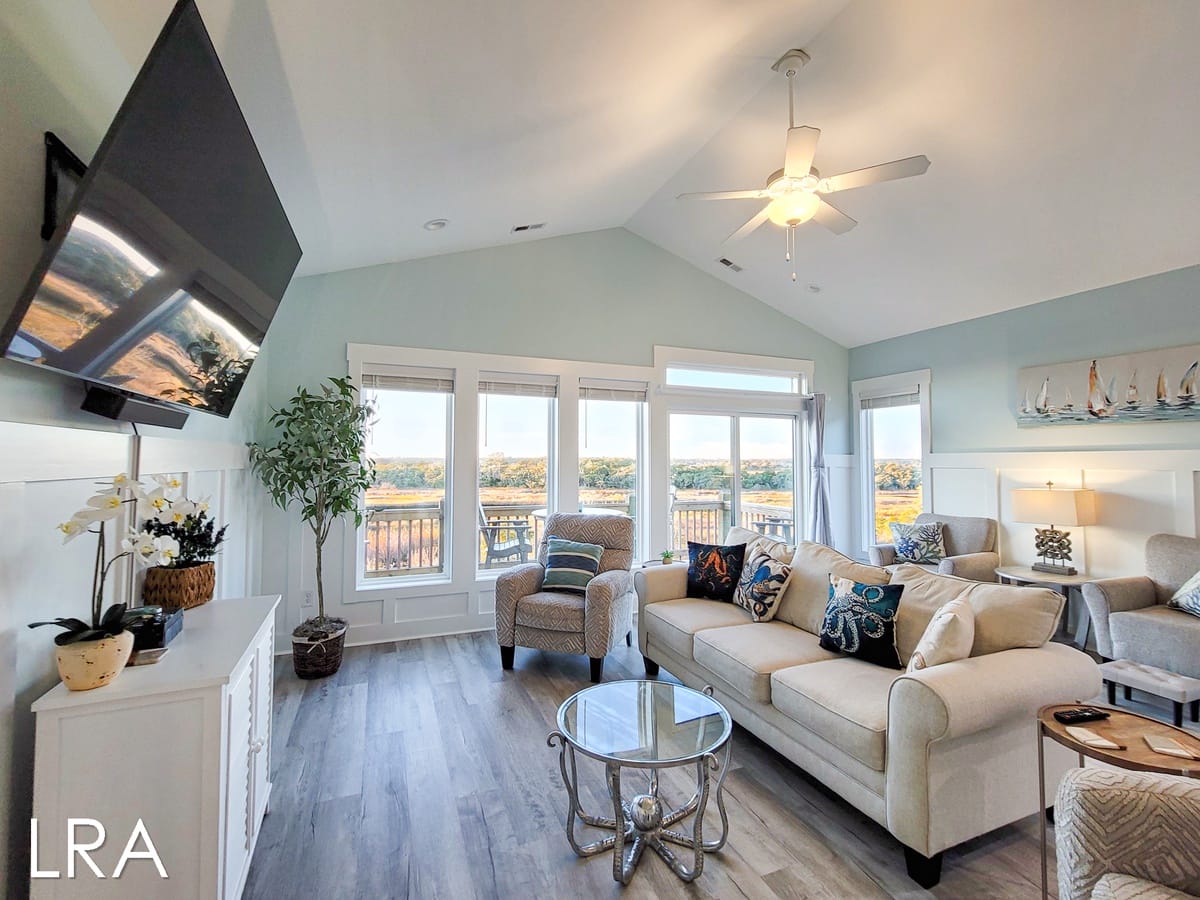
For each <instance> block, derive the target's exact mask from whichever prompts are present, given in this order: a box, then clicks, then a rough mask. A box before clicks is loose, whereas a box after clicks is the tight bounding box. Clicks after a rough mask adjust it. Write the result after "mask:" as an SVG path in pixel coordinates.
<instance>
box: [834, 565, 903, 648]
mask: <svg viewBox="0 0 1200 900" xmlns="http://www.w3.org/2000/svg"><path fill="white" fill-rule="evenodd" d="M903 592H904V585H902V584H859V583H858V582H856V581H855V580H854V579H852V578H839V577H838V576H836V575H830V576H829V605H828V606H827V607H826V608H825V621H824V622H823V623H822V624H821V636H820V643H821V646H822V647H824V648H825V649H826V650H832V651H834V652H836V653H845V654H846V655H848V656H856V657H858V658H859V659H862V660H865V661H867V662H869V663H874V664H875V665H877V666H886V667H887V668H889V669H899V668H900V667H901V666H900V654H899V653H898V652H897V650H896V613H897V612H898V611H899V609H900V595H901V594H902V593H903Z"/></svg>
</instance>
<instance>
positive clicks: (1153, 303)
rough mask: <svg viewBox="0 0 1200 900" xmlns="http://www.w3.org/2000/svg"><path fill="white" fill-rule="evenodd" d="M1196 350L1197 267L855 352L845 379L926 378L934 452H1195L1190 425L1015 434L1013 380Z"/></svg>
mask: <svg viewBox="0 0 1200 900" xmlns="http://www.w3.org/2000/svg"><path fill="white" fill-rule="evenodd" d="M1193 343H1200V266H1192V267H1190V268H1186V269H1177V270H1175V271H1173V272H1165V273H1163V274H1161V275H1152V276H1149V277H1147V278H1139V279H1137V280H1135V281H1127V282H1124V283H1123V284H1116V285H1112V286H1110V287H1106V288H1100V289H1098V290H1094V291H1086V292H1084V293H1081V294H1072V295H1070V296H1068V297H1059V298H1058V299H1056V300H1048V301H1046V302H1045V303H1038V304H1035V305H1033V306H1025V307H1022V308H1020V309H1014V310H1010V311H1009V312H1004V313H999V314H997V315H994V316H987V317H985V318H981V319H972V320H970V321H967V322H959V323H957V324H955V325H947V326H944V327H942V328H932V329H929V330H928V331H920V332H917V333H915V334H910V335H905V336H904V337H898V338H893V339H891V340H887V341H880V342H878V343H875V344H867V345H865V346H862V347H855V348H854V349H852V350H851V351H850V379H851V380H852V381H853V380H857V379H860V378H871V377H874V376H878V375H890V374H893V373H897V372H907V371H912V370H914V369H930V370H931V371H932V384H931V386H930V398H931V415H932V428H933V449H934V451H935V452H956V451H982V450H1029V449H1043V450H1049V449H1070V448H1083V447H1086V448H1089V449H1118V448H1133V447H1138V448H1167V447H1195V446H1197V445H1198V444H1200V425H1197V424H1196V423H1194V422H1190V423H1189V422H1175V423H1170V424H1144V425H1143V424H1139V425H1131V424H1125V425H1074V426H1066V425H1064V426H1061V427H1047V428H1020V429H1019V428H1017V423H1016V419H1015V417H1014V410H1015V408H1016V403H1017V401H1018V400H1019V397H1018V385H1017V370H1018V369H1020V368H1022V367H1024V366H1033V365H1041V364H1043V363H1056V362H1071V361H1074V360H1079V359H1090V358H1092V357H1103V356H1115V355H1119V354H1123V353H1132V352H1136V351H1140V350H1154V349H1158V348H1162V347H1177V346H1182V345H1185V344H1193Z"/></svg>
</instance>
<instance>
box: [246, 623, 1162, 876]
mask: <svg viewBox="0 0 1200 900" xmlns="http://www.w3.org/2000/svg"><path fill="white" fill-rule="evenodd" d="M604 674H605V679H606V680H615V679H621V678H639V677H644V675H643V672H642V664H641V657H640V655H639V654H638V653H637V651H636V649H627V648H625V647H620V648H619V649H618V650H616V651H614V652H613V653H612V654H610V655H609V657H608V660H607V662H606V665H605V673H604ZM663 677H669V676H667V675H666V673H665V671H664V674H663ZM588 683H589V681H588V661H587V659H586V658H584V657H573V656H565V655H561V654H553V653H541V652H538V651H533V650H527V649H523V648H517V652H516V667H515V669H513V670H512V671H510V672H504V671H502V670H501V668H500V658H499V652H498V651H497V648H496V643H495V636H494V635H493V634H492V633H490V632H487V633H479V634H468V635H457V636H451V637H437V638H424V639H420V640H413V641H404V642H397V643H390V644H378V645H373V646H368V647H354V648H350V649H348V650H347V651H346V654H345V660H344V662H343V664H342V668H341V670H340V671H339V672H338V673H337V674H336V675H334V676H332V677H330V678H327V679H323V680H320V681H309V682H305V681H301V680H300V679H298V678H296V676H295V674H294V673H293V671H292V666H291V659H290V658H289V657H286V656H284V657H279V658H277V660H276V688H275V703H274V717H275V721H274V732H273V734H274V739H275V744H274V747H273V748H272V759H271V765H272V772H273V791H272V796H271V811H270V813H269V814H268V815H267V817H266V819H265V821H264V823H263V830H262V834H261V836H260V838H259V842H258V846H257V849H256V851H255V854H254V860H253V863H252V865H251V869H250V875H249V879H248V882H247V885H246V891H245V895H244V896H245V897H246V898H263V900H277V898H282V897H312V898H322V900H326V898H339V900H340V898H363V900H374V898H392V897H395V898H400V897H414V898H452V900H466V898H472V897H479V898H492V897H495V898H508V897H550V896H553V897H556V898H559V897H617V896H626V897H630V898H642V897H722V898H724V897H747V898H857V897H862V898H887V897H897V898H920V897H930V896H933V897H939V898H988V897H1004V898H1035V897H1038V896H1039V893H1040V892H1039V886H1038V877H1039V858H1038V830H1037V829H1038V824H1039V819H1038V818H1037V817H1035V816H1031V817H1029V818H1028V819H1026V820H1024V821H1021V822H1018V823H1015V824H1013V825H1010V826H1008V827H1005V828H1001V829H999V830H997V831H995V832H992V833H991V834H988V835H985V836H983V837H980V838H976V839H975V840H972V841H968V842H967V843H966V844H963V845H961V846H959V847H956V848H954V849H953V850H950V851H948V852H947V853H946V857H945V863H944V869H943V875H942V882H941V884H940V885H938V886H937V887H936V888H934V889H933V890H932V891H929V892H927V891H924V890H922V889H921V888H919V887H918V886H917V885H916V884H914V883H913V882H912V881H910V880H909V879H908V877H907V875H906V874H905V870H904V858H903V851H902V848H901V846H900V844H899V843H898V842H897V841H896V840H895V839H894V838H893V837H892V836H891V835H889V834H888V833H887V831H885V830H884V829H883V828H881V827H880V826H878V825H877V824H875V823H874V822H872V821H871V820H870V819H868V818H867V817H866V816H864V815H863V814H861V813H859V812H858V811H857V810H855V809H854V808H853V807H851V806H850V805H849V804H847V803H845V802H844V801H842V800H841V799H840V798H838V797H837V796H836V795H834V794H833V793H832V792H830V791H828V790H826V789H825V788H824V787H823V786H822V785H820V784H819V783H818V782H817V781H816V780H815V779H813V778H811V777H809V776H808V775H807V774H805V773H804V772H803V771H801V770H800V769H799V768H797V767H796V766H794V765H792V764H791V763H789V762H788V761H787V760H785V759H783V757H781V756H779V755H778V754H776V753H775V752H774V751H772V750H771V748H770V747H768V746H767V745H765V744H764V743H762V742H761V741H759V740H758V739H757V738H755V737H754V736H752V735H750V734H749V733H748V732H746V731H744V730H742V729H741V728H735V730H734V738H733V740H734V750H733V763H732V767H731V769H730V773H729V776H728V777H727V779H726V782H725V794H726V806H727V809H728V812H729V819H730V837H729V841H728V843H727V844H726V846H725V848H724V849H723V850H722V851H721V852H720V853H716V854H711V855H709V856H708V857H707V859H706V861H705V866H704V872H703V874H702V875H701V877H700V878H699V879H697V881H696V882H695V883H694V884H692V885H691V886H687V885H684V884H683V883H682V882H680V881H678V880H677V879H676V878H675V876H674V875H673V874H672V873H671V872H670V871H669V870H668V869H667V867H666V865H665V864H664V863H663V862H662V860H660V859H659V858H658V857H656V856H654V855H653V854H650V853H647V854H646V856H645V857H643V859H642V862H641V864H640V865H639V867H638V869H637V872H636V873H635V874H634V876H633V880H632V882H631V884H630V885H629V886H628V887H627V888H624V889H622V888H621V887H620V886H619V885H618V884H617V883H616V882H614V881H613V880H612V863H611V857H610V856H608V855H601V856H597V857H593V858H591V859H586V860H583V859H579V858H577V857H576V856H575V855H574V853H572V852H571V849H570V847H569V846H568V844H567V840H566V837H565V835H564V833H563V822H564V819H565V809H566V800H565V792H564V789H563V786H562V783H561V781H560V778H559V772H558V751H557V750H556V749H551V748H549V747H547V745H546V736H547V734H549V732H550V731H551V730H553V728H554V724H555V713H556V711H557V709H558V705H559V704H560V703H561V702H562V701H563V700H564V699H566V698H567V697H568V696H570V695H571V694H572V693H574V692H575V691H577V690H579V689H580V688H582V687H585V686H586V685H587V684H588ZM1150 709H1151V708H1150V707H1146V708H1143V709H1140V710H1139V711H1148V710H1150ZM1154 711H1157V710H1154ZM580 767H581V771H580V780H581V792H582V793H583V794H584V795H585V797H591V798H593V800H594V801H596V802H598V801H599V799H600V798H602V797H603V796H604V781H603V773H602V770H601V768H600V767H599V764H593V765H590V766H589V765H588V761H586V760H582V759H581V761H580ZM684 778H686V775H684V774H683V773H674V774H672V773H670V772H667V773H664V775H663V783H664V790H667V789H670V788H675V789H677V790H678V791H679V792H680V793H684V792H685V791H686V785H685V784H684V782H683V780H681V779H684ZM1051 846H1052V847H1053V845H1051ZM1053 864H1054V863H1053V858H1051V867H1052V868H1051V882H1052V885H1053ZM1052 893H1053V887H1052Z"/></svg>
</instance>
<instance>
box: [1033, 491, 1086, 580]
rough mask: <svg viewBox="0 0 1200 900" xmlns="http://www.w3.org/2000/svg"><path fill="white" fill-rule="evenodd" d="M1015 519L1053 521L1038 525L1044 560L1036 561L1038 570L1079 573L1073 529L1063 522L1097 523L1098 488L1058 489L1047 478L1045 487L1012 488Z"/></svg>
mask: <svg viewBox="0 0 1200 900" xmlns="http://www.w3.org/2000/svg"><path fill="white" fill-rule="evenodd" d="M1012 499H1013V519H1014V520H1015V521H1017V522H1026V523H1029V524H1031V525H1039V524H1040V525H1045V524H1048V523H1049V524H1050V527H1049V528H1035V529H1034V531H1035V536H1034V549H1035V550H1036V551H1037V555H1038V556H1040V557H1041V562H1037V563H1034V564H1033V570H1034V571H1035V572H1050V573H1052V574H1055V575H1076V574H1078V573H1077V571H1076V569H1075V567H1074V566H1072V565H1071V532H1069V531H1061V530H1059V528H1058V526H1060V525H1071V526H1076V525H1094V524H1096V492H1095V491H1090V490H1065V491H1063V490H1058V491H1056V490H1055V489H1054V482H1053V481H1047V482H1046V487H1045V489H1042V488H1021V489H1018V490H1015V491H1013V492H1012Z"/></svg>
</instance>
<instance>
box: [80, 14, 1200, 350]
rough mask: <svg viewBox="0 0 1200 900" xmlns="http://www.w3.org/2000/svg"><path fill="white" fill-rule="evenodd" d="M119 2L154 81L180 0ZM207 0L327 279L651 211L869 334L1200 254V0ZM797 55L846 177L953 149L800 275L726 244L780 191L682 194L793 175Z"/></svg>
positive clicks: (811, 243)
mask: <svg viewBox="0 0 1200 900" xmlns="http://www.w3.org/2000/svg"><path fill="white" fill-rule="evenodd" d="M89 2H90V4H91V7H92V9H93V10H94V11H95V14H96V16H97V17H98V18H99V19H100V21H101V22H103V23H104V26H105V27H106V28H107V30H108V31H109V32H110V33H111V35H112V37H113V39H114V40H115V42H116V44H117V46H118V47H119V48H120V50H121V52H122V54H123V55H124V56H125V58H126V59H127V60H128V61H129V63H130V71H131V72H132V71H134V70H135V69H136V67H137V66H138V65H140V63H141V60H142V59H143V58H144V57H145V54H146V52H147V50H148V49H149V47H150V44H151V43H152V41H153V39H154V36H155V34H156V33H157V31H158V29H159V28H160V27H161V24H162V22H163V21H164V20H165V18H166V15H167V13H168V12H169V10H170V7H171V5H172V3H171V0H89ZM198 2H199V6H200V9H201V12H202V14H203V15H204V17H205V19H206V21H207V22H208V25H209V29H210V31H211V32H212V33H213V37H214V41H215V43H216V45H217V49H218V51H219V52H220V54H221V57H222V60H223V62H224V64H225V67H226V69H227V70H228V72H229V75H230V80H231V82H232V84H233V86H234V89H235V91H236V93H237V95H238V98H239V100H240V102H241V103H242V106H243V108H244V110H245V112H246V115H247V119H248V120H249V123H250V126H251V129H252V130H253V132H254V134H255V137H256V139H257V141H258V143H259V146H260V149H261V150H262V152H263V156H264V158H265V160H266V162H267V166H268V168H269V169H270V171H271V174H272V177H273V178H274V180H275V182H276V185H277V187H278V189H279V192H280V195H281V197H282V199H283V202H284V205H285V207H286V208H287V210H288V212H289V215H290V216H291V218H292V220H293V223H294V225H295V227H296V230H297V232H298V234H299V236H300V240H301V243H302V245H303V247H304V249H305V256H304V260H303V262H302V264H301V273H302V274H311V273H316V272H324V271H333V270H338V269H345V268H351V267H356V266H362V265H369V264H374V263H381V262H388V261H394V260H402V259H411V258H416V257H421V256H428V255H433V254H441V253H449V252H453V251H457V250H464V249H470V248H476V247H483V246H493V245H503V244H506V243H509V242H513V241H518V240H529V239H531V238H530V237H528V236H526V237H520V236H514V235H512V234H510V233H509V229H510V228H511V227H512V226H513V225H516V224H522V223H528V222H543V221H544V222H547V223H548V224H547V226H546V228H545V229H544V230H542V231H540V232H536V233H535V234H536V235H537V236H551V235H555V234H566V233H572V232H580V231H589V230H594V229H599V228H605V227H612V226H618V225H625V226H626V227H628V228H630V229H631V230H632V231H634V232H636V233H637V234H639V235H642V236H643V237H645V238H647V239H648V240H650V241H653V242H655V243H657V244H659V245H661V246H662V247H664V248H666V249H667V250H669V251H671V252H673V253H675V254H678V255H679V256H681V257H683V258H685V259H687V260H689V261H690V262H692V263H693V264H695V265H697V266H698V267H700V268H702V269H704V270H706V271H709V272H711V273H713V274H714V275H716V276H717V277H720V278H723V279H725V280H726V281H728V282H729V283H730V284H732V285H735V286H737V287H739V288H741V289H743V290H745V291H747V292H748V293H750V294H752V295H754V296H756V297H758V298H759V299H760V300H762V301H764V302H766V303H769V304H770V305H772V306H774V307H776V308H778V309H780V310H782V311H783V312H785V313H787V314H788V315H791V316H794V317H795V318H797V319H799V320H801V321H804V322H805V323H807V324H809V325H811V326H813V327H815V328H817V329H818V330H820V331H822V332H823V333H825V334H827V335H829V336H830V337H832V338H834V339H835V340H837V341H839V342H841V343H843V344H845V345H847V346H854V345H858V344H863V343H867V342H869V341H873V340H878V339H881V338H884V337H888V336H892V335H896V334H902V333H906V332H911V331H915V330H919V329H922V328H927V327H931V326H935V325H939V324H945V323H948V322H952V321H957V320H962V319H966V318H971V317H975V316H980V315H986V314H989V313H993V312H997V311H1000V310H1004V309H1009V308H1013V307H1017V306H1022V305H1026V304H1029V303H1034V302H1037V301H1039V300H1044V299H1048V298H1050V297H1055V296H1059V295H1063V294H1067V293H1072V292H1075V291H1080V290H1085V289H1088V288H1091V287H1096V286H1099V285H1104V284H1112V283H1116V282H1120V281H1125V280H1128V279H1131V278H1135V277H1138V276H1141V275H1146V274H1151V273H1153V272H1160V271H1165V270H1168V269H1172V268H1178V267H1181V266H1185V265H1189V264H1194V263H1196V262H1198V261H1200V240H1198V239H1200V163H1198V162H1197V159H1198V157H1197V149H1198V148H1200V90H1198V89H1197V85H1200V54H1197V53H1196V52H1195V47H1196V46H1197V44H1198V43H1200V3H1197V2H1194V0H1154V2H1136V3H1133V2H1123V0H1055V2H1053V3H1047V2H1045V0H971V2H961V0H855V2H853V3H849V4H847V2H846V0H803V2H797V0H790V2H788V0H738V2H730V0H654V2H645V0H589V2H564V0H507V2H504V3H495V2H488V0H441V2H437V3H425V2H422V3H418V2H403V3H401V2H393V0H349V2H341V3H331V2H328V0H237V2H236V3H235V2H234V0H198ZM789 47H803V48H805V49H806V50H808V51H809V52H810V54H811V55H812V57H813V61H812V63H811V64H810V65H809V66H808V67H807V68H805V69H804V70H803V71H802V72H801V73H800V75H799V76H798V80H797V88H798V91H797V100H798V102H797V118H798V120H799V123H802V124H810V125H814V126H816V127H818V128H820V129H822V136H821V141H820V145H819V148H818V151H817V156H816V159H815V165H816V166H817V167H818V168H819V169H820V170H821V172H822V173H823V174H834V173H836V172H839V171H844V170H847V169H853V168H858V167H861V166H866V165H871V164H874V163H878V162H884V161H887V160H891V159H896V158H899V157H905V156H911V155H914V154H918V153H924V154H926V155H927V156H929V158H930V159H931V160H932V165H931V167H930V169H929V171H928V173H927V174H925V175H923V176H921V177H919V178H913V179H909V180H906V181H899V182H892V183H886V184H881V185H875V186H872V187H868V188H863V189H860V190H856V191H853V192H848V193H846V194H843V195H840V196H839V198H838V200H837V202H838V205H839V207H841V208H842V209H843V210H844V211H845V212H846V213H847V214H849V215H851V216H852V217H854V218H855V219H857V220H858V221H859V226H858V227H857V228H856V229H854V230H853V231H851V232H849V233H847V234H845V235H841V236H833V235H831V234H829V233H828V232H825V231H824V230H823V229H821V228H820V226H818V225H816V224H812V223H809V224H807V225H805V226H801V228H800V229H799V230H798V234H797V256H798V260H797V261H798V265H799V285H793V284H792V283H791V280H790V268H789V267H788V264H787V263H785V262H784V260H783V249H784V237H783V232H782V230H780V229H777V228H775V227H774V226H770V225H767V226H764V227H763V228H762V229H760V230H759V231H758V232H756V233H755V234H754V235H752V236H751V237H750V238H748V239H746V240H745V241H743V242H741V243H739V244H738V245H736V246H735V247H723V246H722V243H721V242H722V240H723V239H724V238H725V237H726V236H727V235H728V234H729V233H731V232H732V231H733V230H734V229H736V228H737V227H738V225H740V224H741V223H742V222H743V221H745V220H746V219H747V218H749V217H750V215H752V214H753V213H754V212H755V211H756V209H757V206H756V204H755V201H735V202H729V203H686V202H680V201H677V200H675V199H674V198H675V195H676V194H678V193H680V192H683V191H700V190H717V189H730V188H744V187H758V186H760V185H761V183H762V182H763V181H764V179H765V177H766V176H767V175H768V174H769V173H770V172H772V171H774V170H775V169H777V168H779V167H780V166H781V165H782V156H783V142H784V131H785V129H786V125H787V100H786V97H787V92H786V82H785V80H784V79H783V78H782V76H779V75H776V74H775V73H773V72H772V71H771V70H770V64H771V62H773V61H774V60H775V59H776V58H777V57H778V56H779V55H780V54H781V53H782V52H783V51H785V50H787V49H788V48H789ZM433 218H446V219H449V220H450V225H449V227H447V228H446V229H444V230H443V231H440V232H427V231H425V230H424V229H423V228H422V227H421V226H422V223H423V222H425V221H426V220H428V219H433ZM720 256H728V257H730V258H731V259H733V260H734V261H735V262H737V263H738V264H739V265H741V266H743V267H744V270H743V271H742V272H740V273H733V272H730V271H729V270H727V269H725V268H724V267H723V266H720V265H719V264H717V263H716V262H715V260H716V259H717V258H718V257H720ZM809 284H815V285H818V286H819V287H820V288H821V291H820V293H812V292H810V291H808V290H807V285H809Z"/></svg>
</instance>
